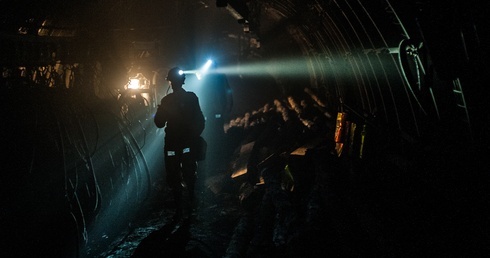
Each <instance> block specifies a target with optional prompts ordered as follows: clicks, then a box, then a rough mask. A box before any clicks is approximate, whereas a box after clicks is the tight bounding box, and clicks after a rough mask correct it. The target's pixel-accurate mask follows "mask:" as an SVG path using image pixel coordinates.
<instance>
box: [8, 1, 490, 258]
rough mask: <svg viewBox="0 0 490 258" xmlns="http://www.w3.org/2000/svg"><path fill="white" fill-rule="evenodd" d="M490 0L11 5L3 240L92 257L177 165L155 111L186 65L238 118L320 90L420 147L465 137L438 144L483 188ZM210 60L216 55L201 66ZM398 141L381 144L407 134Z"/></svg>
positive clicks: (216, 112) (190, 86) (209, 104)
mask: <svg viewBox="0 0 490 258" xmlns="http://www.w3.org/2000/svg"><path fill="white" fill-rule="evenodd" d="M226 2H228V5H226V4H225V5H223V4H224V3H226ZM395 2H396V3H395ZM481 2H482V1H480V2H478V1H465V2H463V1H451V2H447V3H446V2H444V3H441V4H439V3H434V2H432V1H403V3H399V1H387V0H375V1H374V0H373V1H357V0H356V1H354V0H336V1H321V0H314V1H313V0H312V1H294V0H288V1H274V0H269V1H258V0H256V1H253V0H252V1H241V0H233V1H231V0H230V1H211V0H208V1H192V0H186V1H177V0H173V1H144V3H141V2H140V1H116V0H111V1H86V2H83V1H82V2H77V3H72V2H71V1H70V2H68V3H67V2H64V1H54V2H53V1H35V2H34V1H33V2H32V3H30V2H29V1H17V2H16V3H13V4H12V5H11V6H9V7H5V8H3V9H2V11H1V14H0V18H1V19H0V20H1V21H2V23H1V24H0V39H1V41H0V46H1V47H0V49H2V50H1V53H0V65H1V67H2V76H1V83H0V87H1V91H0V103H1V110H0V112H1V115H2V116H1V117H2V123H1V126H0V127H1V128H2V130H1V133H2V138H1V145H2V149H3V151H2V163H0V164H2V166H3V169H2V172H1V173H0V174H1V176H0V179H1V181H0V193H1V198H2V207H1V213H0V226H1V230H0V231H1V233H0V236H1V239H0V242H1V244H2V246H3V247H2V249H1V250H0V252H4V251H5V252H6V253H15V254H18V255H19V256H22V254H26V255H32V254H38V255H39V256H44V255H47V254H51V255H52V254H53V253H54V254H55V255H54V256H51V257H56V256H58V255H59V256H60V257H67V256H68V257H69V256H75V255H76V254H78V255H80V256H82V257H84V256H86V257H91V256H92V255H94V254H95V253H97V252H98V251H100V250H99V248H105V247H106V245H107V244H108V243H110V242H111V241H113V239H114V237H115V236H116V235H118V234H120V232H121V231H122V230H125V229H126V228H127V227H128V224H130V223H131V220H132V219H134V216H135V215H136V214H137V213H138V211H139V210H138V207H139V206H140V205H141V204H142V203H144V201H145V200H147V198H149V197H150V196H151V194H152V189H153V187H154V184H155V183H156V182H157V181H158V180H160V179H161V178H162V177H163V175H164V172H163V170H164V169H163V167H164V164H163V158H162V149H163V137H164V131H163V130H162V129H159V130H158V129H157V128H156V127H155V126H154V124H153V114H154V112H155V110H156V109H155V108H156V105H158V104H159V102H160V99H161V98H162V97H163V96H164V95H165V94H166V93H167V92H168V84H167V83H166V82H165V80H164V78H165V76H166V72H167V70H168V69H169V68H171V67H173V66H179V67H181V68H182V69H183V70H184V72H185V73H186V76H187V80H186V84H185V85H184V88H186V89H187V90H190V91H194V92H196V94H197V95H198V96H199V97H200V101H201V105H202V106H203V112H204V113H205V115H206V117H207V118H208V119H211V118H213V117H214V118H220V119H221V118H223V119H224V120H225V121H226V122H228V121H230V120H232V119H234V118H236V117H243V116H245V113H246V112H253V111H257V110H259V109H260V108H262V107H263V106H264V105H265V104H270V105H274V104H273V103H274V102H273V101H274V100H275V99H287V98H288V97H291V96H292V97H298V98H301V97H304V96H305V91H304V89H305V88H311V89H314V90H315V91H317V92H320V93H321V94H322V98H323V99H324V100H325V103H326V105H325V106H324V108H325V109H326V110H328V112H330V114H332V117H333V118H332V119H335V117H336V115H337V112H341V113H342V112H345V113H348V114H349V116H348V119H350V120H351V122H356V123H358V124H359V128H362V126H361V125H364V124H366V125H368V126H372V125H376V126H377V127H378V128H380V127H381V128H383V130H381V131H383V132H384V131H389V132H395V133H393V134H396V135H397V136H399V137H397V138H396V139H397V140H399V139H402V140H401V141H404V142H407V143H408V144H414V145H415V146H419V147H413V148H410V150H414V152H416V151H417V149H418V148H422V149H423V148H424V147H423V146H429V147H427V148H431V147H433V146H431V145H430V144H431V143H433V142H439V141H441V142H445V143H447V142H450V143H448V146H450V147H451V148H454V149H444V148H442V147H441V148H440V149H438V148H436V149H434V152H436V151H442V152H447V153H450V154H449V155H448V156H449V157H452V158H456V159H459V158H461V160H462V162H463V161H464V162H465V163H464V164H461V163H459V162H455V163H456V164H457V166H455V167H452V168H449V170H450V169H458V170H461V171H463V172H461V173H453V172H451V173H449V174H450V175H448V177H455V178H457V179H459V178H460V177H461V178H464V176H463V174H464V175H469V176H468V177H471V179H465V180H468V182H470V181H471V182H474V181H475V182H479V184H476V186H475V185H473V186H475V187H476V188H478V189H479V187H483V186H482V185H483V184H484V183H482V182H483V181H485V180H483V179H482V180H479V179H480V177H479V176H480V175H481V173H479V172H478V169H479V168H480V167H482V166H483V165H482V164H479V162H481V159H479V157H480V156H477V155H482V154H483V153H486V152H488V143H489V141H488V126H489V123H488V121H489V119H488V112H487V111H488V108H489V107H488V101H487V100H486V99H487V96H488V93H489V90H488V87H487V86H488V85H486V84H487V82H486V76H487V75H488V73H487V68H488V61H487V60H488V46H489V45H490V44H488V39H486V38H485V37H483V36H482V35H488V25H487V24H486V16H485V15H484V14H485V12H486V11H488V4H487V3H481ZM217 5H218V6H220V7H218V6H217ZM27 6H29V8H27ZM225 6H227V7H225ZM480 7H481V8H480ZM210 58H211V59H213V61H215V62H216V63H214V64H213V65H211V68H210V70H209V74H207V75H204V76H203V73H202V70H199V69H201V68H202V67H203V65H204V63H205V62H206V61H207V60H208V59H210ZM201 77H202V78H201ZM136 80H138V81H136ZM210 81H211V82H212V83H210ZM135 83H136V84H135ZM210 84H213V85H214V87H209V85H210ZM216 85H217V86H216ZM230 98H232V102H233V106H232V108H231V106H230ZM340 120H341V119H340ZM340 120H339V121H340ZM337 125H338V124H337ZM376 126H373V128H376ZM205 133H206V134H207V137H212V135H210V134H209V132H208V131H206V132H205ZM379 134H380V135H382V134H383V133H381V132H380V133H379ZM338 136H339V137H340V135H338ZM333 138H334V135H333V134H332V139H333ZM381 138H383V137H381ZM339 139H340V138H339ZM385 140H386V142H383V143H382V144H380V145H383V144H384V145H389V144H390V142H389V141H391V140H393V138H390V137H386V138H385ZM395 141H396V140H395ZM339 142H340V141H339ZM339 142H337V143H339ZM453 150H454V151H453ZM412 154H413V153H412ZM460 154H461V155H460ZM467 155H471V158H469V157H467ZM482 156H483V155H482ZM446 161H447V160H443V159H442V160H438V162H442V163H444V162H446ZM224 162H225V161H224ZM453 162H454V161H453ZM445 169H448V168H445ZM434 173H435V172H434ZM435 175H439V174H438V173H435ZM484 178H486V177H484ZM426 179H427V180H429V181H431V180H434V179H433V178H431V177H430V176H428V177H427V178H426ZM468 184H470V185H472V184H471V183H468ZM480 184H481V185H480ZM487 190H488V189H487ZM33 250H35V251H33Z"/></svg>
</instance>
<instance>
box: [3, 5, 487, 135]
mask: <svg viewBox="0 0 490 258" xmlns="http://www.w3.org/2000/svg"><path fill="white" fill-rule="evenodd" d="M488 5H489V4H488V3H487V2H485V1H446V2H436V1H429V0H426V1H412V0H404V1H388V0H376V1H359V0H324V1H322V0H309V1H304V0H287V1H283V0H281V1H279V0H262V1H259V0H252V1H245V0H229V1H213V0H202V1H196V0H185V1H175V0H174V1H156V0H146V1H135V0H128V1H120V0H111V1H96V0H92V1H83V2H80V1H15V2H13V3H8V4H7V2H6V1H2V12H1V13H0V30H1V33H2V34H1V35H2V38H3V39H2V41H3V42H2V44H4V46H3V48H4V49H8V48H10V49H12V50H13V51H5V52H7V53H3V54H2V56H1V61H2V63H4V64H8V65H28V64H29V63H30V62H33V59H36V58H37V60H36V61H37V63H35V64H34V63H31V64H29V65H39V64H43V63H50V62H55V61H60V60H57V59H64V60H65V62H71V63H76V62H81V61H88V60H95V59H99V60H97V61H98V62H100V63H102V64H103V67H105V70H104V73H116V74H124V73H125V72H126V71H127V70H130V68H132V67H133V68H134V67H136V66H138V67H143V69H147V70H151V71H154V70H157V69H166V68H168V66H171V65H173V64H183V65H184V66H189V67H192V66H195V65H196V62H200V61H199V60H202V59H203V58H204V56H206V55H209V53H212V55H214V56H217V57H218V58H220V59H221V60H222V63H235V64H236V63H246V62H250V61H257V60H269V61H271V60H272V61H276V60H279V59H288V58H290V59H291V58H296V61H298V60H300V61H299V62H300V63H301V68H299V70H301V71H305V74H307V78H306V80H307V85H309V86H311V87H313V88H318V89H322V90H324V91H325V92H326V94H327V95H329V96H332V99H331V103H334V104H333V105H338V106H339V107H341V109H342V108H348V109H351V110H352V111H353V112H354V113H356V114H359V115H360V116H362V114H376V116H377V117H378V118H379V119H381V120H382V121H384V122H386V123H388V124H392V125H394V126H395V127H397V128H398V129H401V130H402V131H406V132H409V134H412V135H420V134H421V131H423V129H422V128H421V127H422V124H423V123H424V120H426V119H427V118H428V119H441V117H444V116H450V115H451V114H452V112H453V111H454V110H453V109H452V107H453V106H454V105H453V104H454V103H452V101H454V100H452V98H454V96H453V95H451V94H452V92H451V91H452V87H453V84H455V82H457V83H456V84H461V83H463V85H465V84H471V85H474V86H473V87H472V88H471V89H469V90H468V91H467V92H468V94H467V95H466V97H467V98H468V99H467V100H468V101H469V103H470V104H472V105H474V106H475V108H474V109H476V110H480V109H481V108H482V105H484V103H485V101H484V100H482V99H481V98H482V97H481V95H482V94H478V93H477V92H478V91H480V90H482V89H483V87H482V86H480V84H481V83H482V82H481V81H480V80H478V79H474V78H475V74H474V73H478V75H479V74H481V73H482V72H481V71H479V70H478V71H475V69H474V68H475V67H481V66H482V64H484V62H485V61H484V60H485V59H484V56H485V55H486V54H487V53H488V51H487V45H488V44H485V42H486V41H484V39H483V37H481V36H480V35H482V34H484V33H486V32H487V31H488V28H487V27H488V25H486V22H485V13H486V11H487V10H488ZM26 39H28V40H26ZM49 40H52V41H53V42H54V43H55V45H56V44H58V46H59V45H61V44H62V43H60V42H63V41H68V42H71V43H69V44H71V45H72V46H73V47H72V48H68V49H70V51H68V50H66V49H65V50H61V51H66V52H67V53H64V55H63V53H59V54H58V56H56V57H53V55H51V54H49V53H44V54H38V56H36V54H32V53H31V52H33V51H32V50H28V49H27V48H29V46H30V45H29V43H26V42H30V41H31V42H32V41H49ZM19 42H20V43H22V44H18V43H19ZM19 45H20V46H21V47H19ZM71 45H70V46H71ZM19 48H20V49H19ZM41 50H42V48H41ZM22 51H24V52H28V53H31V54H32V55H33V57H34V56H35V58H32V57H28V56H27V55H26V54H17V55H16V54H13V53H17V52H22ZM34 52H35V51H34ZM68 52H69V53H68ZM64 60H61V62H63V61H64ZM283 65H286V66H287V65H289V63H284V64H283ZM278 74H279V73H276V74H275V75H272V76H274V77H275V78H276V80H277V81H278V84H279V85H280V87H282V88H283V92H286V93H287V92H288V91H294V89H295V87H297V84H302V83H303V84H304V79H305V78H304V77H297V78H299V79H298V80H295V79H294V78H289V77H288V76H287V75H284V78H285V79H284V78H281V75H278ZM117 76H119V75H114V76H113V77H117ZM107 77H108V78H110V77H111V76H107ZM466 78H470V79H467V81H464V80H465V79H466ZM475 85H476V86H475ZM303 86H305V85H303ZM474 114H475V116H476V117H475V118H474V119H471V120H482V117H481V115H480V114H477V111H475V112H474ZM471 115H472V114H471ZM468 116H469V115H467V116H466V117H467V118H468Z"/></svg>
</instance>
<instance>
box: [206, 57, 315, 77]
mask: <svg viewBox="0 0 490 258" xmlns="http://www.w3.org/2000/svg"><path fill="white" fill-rule="evenodd" d="M207 73H208V74H213V73H217V74H227V75H257V76H261V75H270V74H274V75H289V76H305V75H308V69H307V65H306V60H305V59H290V60H287V59H285V60H273V61H267V62H255V63H247V64H239V65H233V66H222V67H218V68H216V69H211V70H209V71H208V72H207Z"/></svg>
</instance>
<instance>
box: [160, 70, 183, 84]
mask: <svg viewBox="0 0 490 258" xmlns="http://www.w3.org/2000/svg"><path fill="white" fill-rule="evenodd" d="M165 80H167V81H171V82H180V83H182V84H184V81H185V74H184V71H182V69H180V68H179V67H174V68H172V69H170V70H169V71H168V74H167V77H166V78H165Z"/></svg>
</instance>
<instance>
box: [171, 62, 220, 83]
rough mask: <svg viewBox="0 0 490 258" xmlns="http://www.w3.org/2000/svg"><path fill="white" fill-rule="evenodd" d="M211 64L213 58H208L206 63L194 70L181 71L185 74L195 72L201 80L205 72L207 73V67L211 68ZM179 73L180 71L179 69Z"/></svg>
mask: <svg viewBox="0 0 490 258" xmlns="http://www.w3.org/2000/svg"><path fill="white" fill-rule="evenodd" d="M212 64H213V60H211V59H208V60H207V61H206V63H205V64H204V65H203V66H202V67H201V68H200V69H196V70H185V71H182V73H185V74H195V75H196V77H197V79H198V80H201V79H202V78H203V77H204V76H205V75H206V74H208V73H209V71H210V70H209V68H211V65H212ZM179 73H180V71H179Z"/></svg>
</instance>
